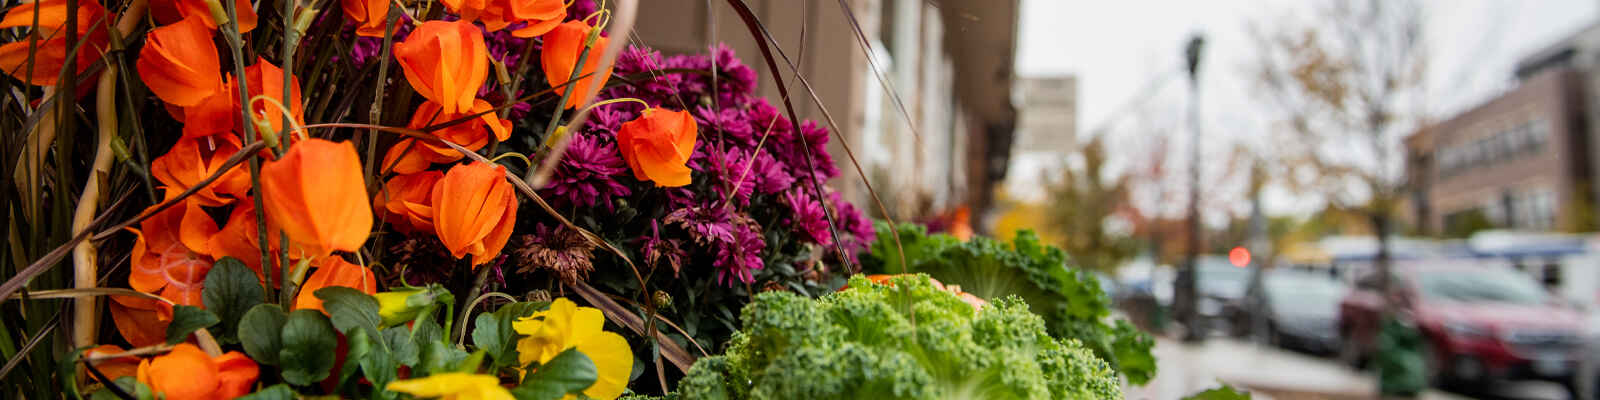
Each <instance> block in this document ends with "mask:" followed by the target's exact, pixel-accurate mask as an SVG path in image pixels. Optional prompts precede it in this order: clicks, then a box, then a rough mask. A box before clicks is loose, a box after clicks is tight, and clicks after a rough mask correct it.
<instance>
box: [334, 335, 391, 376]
mask: <svg viewBox="0 0 1600 400" xmlns="http://www.w3.org/2000/svg"><path fill="white" fill-rule="evenodd" d="M344 343H345V345H346V347H345V352H344V365H343V366H342V367H341V368H340V369H339V379H338V380H337V381H335V384H334V387H337V388H343V387H344V386H345V385H346V384H348V383H349V382H350V377H352V376H355V374H356V371H359V370H360V369H361V363H362V362H364V361H366V359H368V358H371V357H374V356H377V357H382V356H383V354H384V352H383V349H380V348H377V346H376V345H375V344H374V343H372V337H370V336H367V331H364V330H359V329H357V330H352V331H350V333H346V334H345V335H344Z"/></svg>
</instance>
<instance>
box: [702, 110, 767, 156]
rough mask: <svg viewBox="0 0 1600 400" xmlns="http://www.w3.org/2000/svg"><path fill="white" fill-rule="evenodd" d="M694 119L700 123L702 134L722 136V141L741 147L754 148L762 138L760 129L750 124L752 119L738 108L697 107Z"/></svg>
mask: <svg viewBox="0 0 1600 400" xmlns="http://www.w3.org/2000/svg"><path fill="white" fill-rule="evenodd" d="M694 121H695V123H697V124H700V130H701V132H702V135H705V136H709V137H720V138H721V139H722V141H724V142H727V143H732V144H735V145H738V146H739V147H743V148H751V149H753V148H755V147H756V140H758V139H759V138H760V135H759V133H758V132H760V131H758V130H757V129H756V128H755V126H753V125H751V124H750V119H749V118H747V117H746V116H745V114H744V111H743V110H740V109H738V108H729V107H724V108H723V109H722V110H720V111H719V110H713V109H711V107H695V109H694ZM719 135H720V136H719Z"/></svg>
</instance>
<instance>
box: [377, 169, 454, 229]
mask: <svg viewBox="0 0 1600 400" xmlns="http://www.w3.org/2000/svg"><path fill="white" fill-rule="evenodd" d="M442 178H444V173H441V172H439V171H422V172H420V173H415V174H406V175H400V176H396V177H394V178H391V179H389V182H388V183H384V184H383V190H382V191H379V192H378V193H377V194H374V195H372V208H373V209H376V210H378V215H379V216H381V217H383V220H384V221H388V222H389V223H390V224H393V225H394V227H395V229H398V230H399V231H401V232H433V186H434V184H436V183H438V182H439V179H442Z"/></svg>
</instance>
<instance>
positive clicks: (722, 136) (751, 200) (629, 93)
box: [546, 46, 874, 286]
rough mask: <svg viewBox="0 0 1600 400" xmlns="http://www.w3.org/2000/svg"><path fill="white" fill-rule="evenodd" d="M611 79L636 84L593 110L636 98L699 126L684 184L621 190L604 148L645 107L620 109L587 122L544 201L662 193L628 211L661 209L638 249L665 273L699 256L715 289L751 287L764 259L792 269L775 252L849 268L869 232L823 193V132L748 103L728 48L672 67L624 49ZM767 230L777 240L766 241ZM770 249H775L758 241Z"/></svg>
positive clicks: (609, 92)
mask: <svg viewBox="0 0 1600 400" xmlns="http://www.w3.org/2000/svg"><path fill="white" fill-rule="evenodd" d="M668 71H697V72H668ZM614 74H615V76H644V77H647V78H644V79H636V80H635V81H634V82H628V83H626V84H621V85H614V86H613V87H611V88H608V89H606V90H604V91H602V92H601V95H600V97H601V98H602V99H616V98H635V99H639V100H643V101H644V102H646V103H649V104H650V105H651V106H654V107H662V108H667V109H672V110H686V111H689V112H690V113H691V115H693V116H694V118H695V122H696V123H697V124H698V125H699V141H698V143H697V145H696V146H695V149H694V154H693V155H692V156H691V157H690V160H689V167H690V168H691V169H692V170H693V171H694V175H693V177H694V182H693V183H692V184H691V185H689V186H686V187H682V188H667V189H656V188H652V187H649V183H648V182H644V183H641V182H637V181H635V180H633V179H632V174H631V173H630V172H628V171H627V170H626V168H627V167H626V164H625V163H623V162H622V161H621V160H620V159H617V158H615V154H616V148H615V146H614V144H613V142H614V141H615V140H616V139H615V137H616V132H617V130H618V129H619V128H620V127H621V125H622V124H623V123H626V122H627V121H631V120H633V119H635V118H637V117H638V116H639V114H640V112H641V111H642V110H643V109H644V106H643V105H640V104H638V103H636V102H623V103H614V104H609V105H605V106H601V107H599V108H596V109H595V110H594V111H593V113H592V114H591V117H590V119H589V120H588V122H587V124H586V125H585V126H584V128H583V129H582V131H583V132H582V133H577V134H576V135H577V136H575V137H574V140H573V142H572V145H571V147H569V148H568V152H567V156H566V157H567V159H565V160H563V161H562V164H561V167H560V168H558V169H557V171H556V172H555V174H554V177H553V179H552V181H551V185H550V186H549V188H548V189H546V191H547V192H549V193H552V197H555V198H556V199H557V201H560V202H564V204H571V205H578V206H591V205H598V204H602V203H605V204H610V201H609V199H612V198H617V197H628V196H630V195H632V194H639V193H645V194H648V193H660V194H664V196H665V201H659V200H657V201H655V202H653V203H649V204H639V206H651V207H663V208H665V209H664V210H661V211H655V212H659V214H654V215H663V217H662V218H661V219H660V221H659V223H658V222H652V223H651V224H652V225H651V228H650V229H649V230H648V231H647V232H646V233H645V234H644V235H643V236H642V237H640V238H639V239H638V244H639V245H640V247H642V248H643V250H644V253H645V256H646V257H645V258H646V260H647V262H651V263H652V264H655V262H653V261H650V260H660V261H664V262H666V263H669V264H671V265H673V267H674V270H675V271H676V268H677V267H678V266H679V265H695V264H694V263H693V262H690V261H688V260H689V259H692V258H695V257H705V258H706V259H709V260H710V261H711V264H712V266H713V267H714V268H716V270H717V280H718V282H719V283H721V284H723V285H728V286H733V285H736V284H740V283H743V284H749V283H752V282H754V281H755V279H756V276H755V274H756V271H759V270H761V269H763V267H764V266H765V265H766V262H769V261H767V260H774V259H786V260H793V259H796V258H795V257H790V256H792V255H794V254H777V253H776V252H794V251H817V250H820V251H823V252H825V253H829V254H831V253H834V248H833V247H832V246H834V245H835V244H836V241H837V244H838V245H840V246H841V247H843V248H844V249H845V250H846V253H847V254H844V255H843V256H844V257H847V258H848V259H850V260H852V261H853V260H854V258H855V253H857V252H859V251H861V250H863V249H865V248H866V246H867V243H870V242H871V241H872V240H873V235H874V231H873V227H872V223H871V221H870V220H868V219H867V218H866V217H865V216H864V215H862V214H861V212H860V211H859V210H857V209H856V208H855V206H853V205H851V204H849V203H848V202H845V201H843V200H842V198H841V196H840V195H839V193H838V192H835V191H833V190H831V189H828V188H827V187H826V185H825V183H826V182H827V180H828V179H831V178H833V177H836V176H838V175H839V170H838V168H837V167H835V166H834V164H833V157H832V156H831V155H829V154H828V150H827V144H828V140H829V136H830V134H829V132H828V130H827V129H826V128H824V127H822V126H821V125H819V124H817V123H815V122H812V121H806V122H804V123H802V124H798V126H797V124H795V123H793V122H792V121H791V120H790V119H789V118H788V117H786V116H785V115H784V114H783V111H782V110H780V109H779V108H778V107H774V106H773V105H772V104H771V103H769V102H767V100H766V99H764V98H761V97H759V96H757V95H756V94H755V89H756V83H757V76H756V73H755V70H753V69H751V68H750V67H749V66H747V65H745V64H744V63H743V62H741V61H740V60H739V59H738V58H737V57H735V56H734V54H733V51H732V50H730V49H729V48H728V47H727V46H716V47H713V48H712V49H711V50H710V54H699V55H678V56H662V55H661V53H660V52H657V51H655V50H651V49H648V48H643V47H637V46H633V47H630V48H628V49H627V50H625V51H624V52H623V53H622V55H621V56H620V57H619V58H618V59H617V63H616V67H615V73H614ZM619 171H620V172H619ZM630 188H631V190H630ZM819 189H820V190H821V192H820V193H819V192H818V190H819ZM607 210H610V209H609V208H607ZM645 213H647V214H651V213H654V212H652V211H645ZM830 216H831V217H832V223H833V227H832V228H835V229H830V226H829V217H830ZM758 221H760V222H758ZM763 224H766V226H763ZM773 229H778V230H782V231H783V232H784V234H781V235H776V236H773V235H769V234H768V233H769V232H768V231H770V230H773ZM835 231H837V233H838V236H837V237H835V236H834V233H835ZM674 233H676V236H674ZM677 238H682V239H677ZM775 238H776V239H777V240H782V241H783V242H781V243H779V244H772V243H768V242H767V241H768V240H774V239H775ZM793 243H798V244H800V245H801V246H791V245H790V244H793ZM797 249H798V250H797Z"/></svg>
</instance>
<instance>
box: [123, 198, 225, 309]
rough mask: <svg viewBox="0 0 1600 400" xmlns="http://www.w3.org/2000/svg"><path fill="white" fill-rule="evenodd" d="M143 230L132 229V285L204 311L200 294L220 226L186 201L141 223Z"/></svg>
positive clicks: (129, 276) (139, 289) (130, 279)
mask: <svg viewBox="0 0 1600 400" xmlns="http://www.w3.org/2000/svg"><path fill="white" fill-rule="evenodd" d="M176 194H177V192H171V191H169V192H168V196H173V195H176ZM155 207H156V206H151V207H150V208H149V209H146V212H149V210H153V209H155ZM139 228H141V229H133V228H128V230H129V231H132V232H133V233H134V234H135V235H137V238H136V239H135V240H134V242H133V255H132V259H131V260H130V263H131V264H132V270H131V271H130V272H129V274H128V285H129V286H132V287H133V289H134V290H138V291H141V292H145V293H154V294H158V295H160V296H161V297H164V298H166V299H168V300H172V302H174V303H177V304H183V305H190V306H195V307H204V304H203V303H202V302H201V301H200V292H201V290H202V289H204V284H205V279H206V273H207V272H210V271H211V261H212V260H211V257H210V256H208V254H209V253H210V251H209V246H208V245H207V243H206V242H207V240H208V239H209V238H210V237H211V236H213V235H216V234H217V224H216V222H212V221H211V216H210V215H206V212H205V211H204V210H201V209H200V204H199V203H198V202H196V201H193V200H189V199H185V200H184V201H182V202H181V203H180V204H175V205H173V206H172V207H168V208H167V209H165V210H162V211H161V212H158V213H156V214H155V215H153V216H151V217H150V218H147V219H145V220H144V221H143V222H140V223H139Z"/></svg>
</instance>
